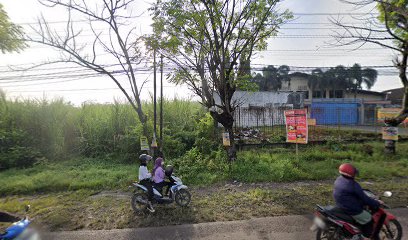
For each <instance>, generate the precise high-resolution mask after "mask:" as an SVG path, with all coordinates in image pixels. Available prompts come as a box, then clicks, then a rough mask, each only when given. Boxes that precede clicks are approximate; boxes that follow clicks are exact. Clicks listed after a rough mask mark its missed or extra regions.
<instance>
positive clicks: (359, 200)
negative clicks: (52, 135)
mask: <svg viewBox="0 0 408 240" xmlns="http://www.w3.org/2000/svg"><path fill="white" fill-rule="evenodd" d="M333 196H334V200H335V201H336V206H337V207H338V208H340V209H342V210H343V211H344V212H345V213H346V214H349V215H358V214H360V213H362V212H363V210H364V206H369V207H372V208H378V207H379V206H380V203H379V202H378V201H376V200H374V199H372V198H370V197H368V196H367V195H366V194H365V193H364V192H363V189H362V188H361V186H360V184H358V183H357V182H356V181H354V179H351V178H346V177H344V176H340V177H338V178H337V179H336V181H335V182H334V191H333Z"/></svg>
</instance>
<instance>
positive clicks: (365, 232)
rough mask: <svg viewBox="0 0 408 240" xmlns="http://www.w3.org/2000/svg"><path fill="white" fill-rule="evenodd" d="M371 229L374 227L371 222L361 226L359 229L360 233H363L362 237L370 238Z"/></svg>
mask: <svg viewBox="0 0 408 240" xmlns="http://www.w3.org/2000/svg"><path fill="white" fill-rule="evenodd" d="M373 227H374V222H373V220H371V221H370V222H368V223H366V224H364V225H361V227H360V229H361V232H362V233H363V235H364V237H366V238H370V237H371V235H372V234H373Z"/></svg>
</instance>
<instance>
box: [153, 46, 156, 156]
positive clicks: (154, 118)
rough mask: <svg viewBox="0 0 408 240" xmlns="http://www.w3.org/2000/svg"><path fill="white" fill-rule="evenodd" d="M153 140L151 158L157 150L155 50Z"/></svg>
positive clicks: (154, 64)
mask: <svg viewBox="0 0 408 240" xmlns="http://www.w3.org/2000/svg"><path fill="white" fill-rule="evenodd" d="M153 71H154V72H153V113H154V115H153V140H152V148H153V156H155V155H156V154H157V152H156V151H155V150H156V149H157V140H156V136H157V129H156V125H157V114H156V49H154V51H153Z"/></svg>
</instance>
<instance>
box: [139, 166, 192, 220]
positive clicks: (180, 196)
mask: <svg viewBox="0 0 408 240" xmlns="http://www.w3.org/2000/svg"><path fill="white" fill-rule="evenodd" d="M167 177H168V178H169V181H170V183H171V187H170V192H169V196H168V197H166V196H163V195H162V193H160V192H159V191H158V190H157V189H155V188H154V187H153V193H154V200H153V202H152V203H153V204H170V203H173V202H176V203H177V205H179V206H180V207H186V206H188V205H189V204H190V202H191V194H190V192H189V191H188V190H187V189H188V187H187V186H186V185H183V182H182V181H181V179H180V178H178V177H176V176H174V175H173V174H172V173H170V174H168V176H167ZM133 187H134V194H133V197H132V208H133V211H134V212H135V213H141V212H143V211H145V210H146V209H147V204H148V197H147V188H146V187H145V186H143V185H141V184H139V183H133Z"/></svg>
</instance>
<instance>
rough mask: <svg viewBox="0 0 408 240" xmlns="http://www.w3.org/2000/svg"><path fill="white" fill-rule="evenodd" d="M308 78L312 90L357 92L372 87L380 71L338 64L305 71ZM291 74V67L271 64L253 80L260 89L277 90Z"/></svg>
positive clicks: (254, 75)
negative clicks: (323, 68) (308, 71)
mask: <svg viewBox="0 0 408 240" xmlns="http://www.w3.org/2000/svg"><path fill="white" fill-rule="evenodd" d="M304 76H305V77H306V78H307V79H308V87H309V88H310V89H312V90H314V89H318V90H324V89H337V90H349V91H354V92H357V90H360V89H363V86H365V87H366V88H367V89H371V88H372V87H373V86H374V84H375V82H376V80H377V76H378V73H377V71H376V70H375V69H372V68H362V67H361V66H360V65H359V64H357V63H356V64H354V65H353V66H352V67H345V66H342V65H338V66H336V67H333V68H330V69H328V70H326V71H324V70H322V69H321V68H316V69H314V70H312V72H311V73H310V74H306V73H304ZM290 80H291V74H290V67H289V66H287V65H282V66H279V67H274V66H272V65H269V66H267V67H264V68H263V69H262V72H261V73H253V78H252V81H253V82H254V83H256V84H257V85H258V87H259V91H276V90H280V89H281V88H282V83H283V82H285V81H288V82H289V85H290Z"/></svg>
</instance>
